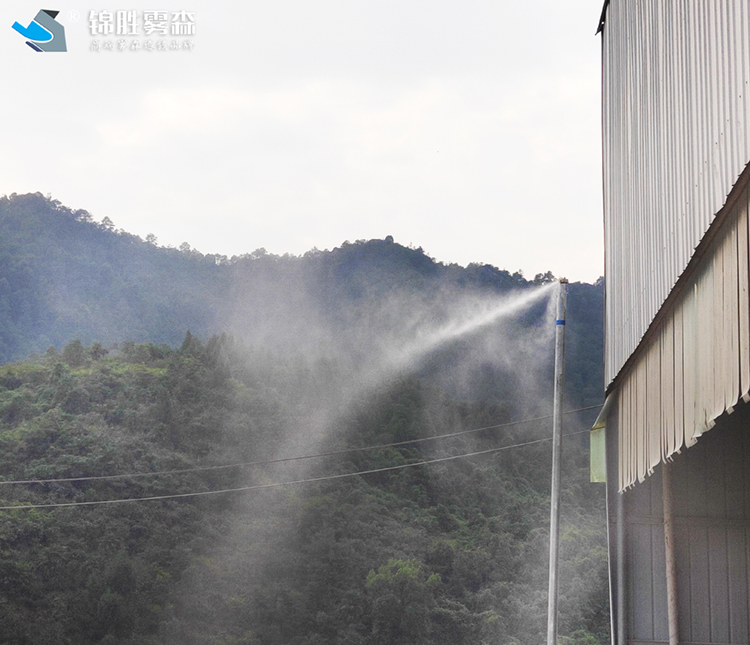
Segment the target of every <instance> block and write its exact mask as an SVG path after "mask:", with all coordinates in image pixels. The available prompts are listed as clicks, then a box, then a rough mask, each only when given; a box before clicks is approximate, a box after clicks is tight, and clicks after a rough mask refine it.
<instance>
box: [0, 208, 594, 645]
mask: <svg viewBox="0 0 750 645" xmlns="http://www.w3.org/2000/svg"><path fill="white" fill-rule="evenodd" d="M251 242H252V241H249V245H251V246H252V243H251ZM551 280H552V276H551V274H547V275H539V276H537V277H536V278H535V279H533V280H527V279H526V278H524V277H523V276H522V275H520V274H518V273H515V274H511V273H509V272H508V271H504V270H500V269H497V268H495V267H491V266H486V265H485V266H480V265H470V266H468V267H465V268H464V267H460V266H457V265H448V266H446V265H444V264H442V263H440V262H439V261H436V260H434V259H432V258H430V257H429V256H427V255H426V254H425V253H424V252H423V251H422V249H414V248H407V247H404V246H401V245H399V244H397V243H396V242H394V241H393V240H392V239H390V238H386V239H385V240H370V241H358V242H355V243H344V244H342V246H341V247H339V248H337V249H334V250H332V251H317V250H312V251H310V252H308V253H306V254H305V255H304V256H301V257H292V256H283V257H278V256H271V255H268V254H266V253H265V252H263V251H262V250H258V251H254V252H252V253H249V254H248V255H246V256H242V257H234V258H226V257H221V256H216V255H204V254H201V253H199V252H198V251H195V250H193V249H191V248H190V247H189V246H188V245H187V244H184V245H183V246H182V247H181V248H180V249H173V248H163V247H159V246H158V245H157V244H156V243H155V241H154V240H150V241H144V240H141V239H139V238H138V237H136V236H133V235H131V234H129V233H127V232H124V231H118V230H115V227H114V225H112V223H111V222H109V221H108V220H107V219H106V218H105V219H104V220H103V221H102V222H95V221H93V219H92V218H91V216H90V215H89V214H88V213H86V212H85V211H71V210H70V209H68V208H66V207H64V206H63V205H61V204H60V203H58V202H56V201H54V200H52V199H50V198H46V197H44V196H42V195H41V194H32V195H11V196H10V197H3V198H0V363H5V365H0V481H5V482H8V481H27V480H32V481H33V482H35V483H32V484H20V485H3V486H0V506H14V507H15V506H28V505H29V504H33V505H45V504H78V503H82V502H87V503H90V502H103V501H106V500H112V499H125V498H133V497H148V496H154V495H156V496H159V495H165V496H167V497H168V496H170V495H179V494H183V493H189V494H193V493H196V492H206V491H212V490H218V489H224V488H237V487H240V488H242V487H247V486H255V485H263V484H268V483H271V482H281V481H290V480H295V479H305V478H316V477H328V476H331V475H341V474H348V473H356V472H360V471H367V470H378V469H381V468H392V467H393V466H408V465H409V464H412V463H415V462H419V461H422V460H429V459H434V458H442V457H446V456H453V455H457V454H462V453H468V452H475V451H481V450H495V449H497V447H498V446H512V445H515V444H525V443H526V442H528V441H537V440H540V441H541V440H543V439H544V438H545V437H546V436H548V431H549V428H548V426H549V424H548V423H547V422H546V421H544V420H542V421H537V422H533V423H529V424H522V425H520V426H514V427H512V428H502V429H499V428H496V429H493V430H484V431H481V432H472V433H469V434H468V435H466V436H464V435H461V436H459V437H458V438H455V439H452V440H451V441H450V442H448V441H447V440H442V439H441V440H440V441H433V440H430V441H427V439H428V438H430V437H435V436H437V435H444V434H449V433H452V432H455V431H464V430H473V429H477V428H486V427H488V426H493V427H494V426H497V425H498V424H503V423H507V422H510V421H514V420H518V419H526V418H529V417H534V416H540V415H543V414H545V413H546V412H548V411H549V409H550V396H551V394H550V393H551V376H552V375H551V359H552V352H551V349H552V347H551V338H552V336H551V332H550V329H551V327H550V322H551V321H550V318H549V314H550V310H549V308H548V302H549V294H551V293H552V289H551V288H549V289H548V292H549V293H547V291H544V289H545V287H544V285H545V284H547V283H549V282H550V281H551ZM524 299H526V300H524ZM527 300H528V303H527V304H525V305H524V306H523V307H520V308H518V311H515V310H513V307H512V306H511V305H513V303H518V302H520V301H523V302H526V301H527ZM602 303H603V285H602V284H601V281H599V282H597V283H596V284H594V285H589V284H580V283H577V284H572V285H570V295H569V311H568V327H567V329H568V332H567V333H568V354H567V360H566V365H567V381H566V403H565V406H566V408H567V409H577V408H583V407H588V406H594V405H596V404H599V403H601V401H602V395H603V392H602V380H603V379H602V360H601V356H602ZM511 310H513V311H514V312H515V313H513V315H508V316H505V315H504V314H503V312H505V311H511ZM501 314H502V315H501ZM477 320H479V321H482V320H487V321H490V322H488V323H486V324H475V321H477ZM455 330H462V332H465V333H462V334H461V335H459V334H456V333H453V332H455ZM435 339H442V340H441V341H440V342H439V343H438V342H436V340H435ZM32 355H33V356H32ZM28 357H31V358H30V359H29V360H23V359H27V358H28ZM595 414H596V410H589V411H587V412H585V413H582V414H577V415H570V416H569V417H567V420H566V424H567V425H566V428H568V429H569V430H570V431H573V430H575V431H578V430H581V429H585V428H586V427H587V423H588V422H590V420H591V418H592V415H595ZM583 437H585V435H582V436H578V437H574V438H571V439H569V440H566V446H567V448H566V457H565V460H566V461H565V473H564V482H565V495H564V506H563V535H564V537H563V564H562V574H561V579H562V595H563V601H562V604H561V633H562V634H563V635H564V636H563V639H568V640H567V641H566V642H568V643H570V644H571V645H573V644H579V645H595V644H597V643H604V642H605V641H606V639H607V630H608V623H607V612H606V610H607V606H606V602H607V600H606V599H607V591H606V578H605V576H604V565H605V562H606V553H605V550H604V544H605V540H604V535H605V533H604V532H605V528H604V511H603V499H602V490H601V489H600V488H597V487H594V486H592V485H590V484H588V483H587V470H586V466H587V442H586V441H585V440H584V439H583ZM415 441H416V442H415ZM401 442H415V443H407V444H402V443H401ZM392 443H396V444H399V445H396V446H389V447H387V448H379V449H377V450H374V449H372V448H371V447H372V446H381V445H383V444H392ZM342 450H346V451H354V452H347V453H345V454H343V455H342V454H339V453H340V451H342ZM318 453H333V454H329V455H328V456H327V457H325V458H318V459H317V460H313V461H310V462H308V461H303V462H299V463H298V462H293V463H291V464H265V465H263V466H262V467H252V468H229V469H224V468H223V467H224V466H226V465H231V464H236V463H239V462H257V461H269V460H275V459H278V458H280V457H289V456H298V455H310V454H318ZM216 466H221V467H222V468H220V469H219V470H214V468H215V467H216ZM205 468H208V469H209V470H200V469H205ZM175 469H177V470H184V469H188V470H190V472H188V473H184V474H175V473H171V472H170V473H168V474H163V475H159V476H158V477H151V476H149V477H145V478H144V477H140V476H139V477H136V478H127V477H126V478H121V477H120V475H122V474H127V473H153V472H163V471H173V470H175ZM191 469H193V470H191ZM196 469H197V470H196ZM102 476H104V477H113V476H114V478H113V479H112V480H109V479H105V480H101V481H99V480H91V481H90V480H85V479H84V480H76V481H51V480H53V479H54V480H59V479H63V480H65V479H70V478H81V477H102ZM548 487H549V445H548V444H547V443H544V442H541V443H536V444H532V445H527V446H522V447H520V448H512V449H511V448H508V449H507V450H504V451H499V452H493V453H490V454H487V455H485V456H483V457H478V458H472V459H459V460H455V461H450V462H447V463H445V464H439V465H437V466H435V465H431V466H416V467H407V468H404V469H402V470H396V471H387V472H378V473H374V474H369V475H361V476H356V477H348V476H347V477H345V478H341V479H334V480H328V481H321V482H319V483H314V484H308V485H305V486H300V487H289V488H278V489H271V490H268V491H262V492H261V493H257V492H251V493H244V494H242V495H238V494H233V495H213V496H208V497H188V498H184V499H182V498H179V499H171V498H169V499H165V500H161V501H150V502H137V503H126V504H115V505H107V504H103V505H93V506H82V507H71V508H69V507H64V508H53V509H38V510H31V509H25V510H4V511H3V510H0V643H3V644H5V643H8V644H9V645H29V644H33V645H58V644H59V645H63V644H64V643H69V642H75V643H77V644H87V643H92V644H94V643H97V644H98V643H108V644H111V643H116V644H118V645H136V644H138V645H143V644H153V645H156V644H159V645H172V644H175V645H177V643H179V644H180V645H186V644H187V645H191V644H195V645H209V644H210V645H240V644H243V645H251V644H253V645H260V644H263V645H322V644H323V643H326V644H335V645H401V644H403V645H407V644H408V645H415V644H416V645H420V644H424V645H432V644H436V643H446V644H447V643H450V644H451V645H461V644H465V645H476V644H478V643H480V644H481V643H493V645H494V644H495V643H523V644H524V645H525V644H526V643H529V645H530V644H531V643H535V642H539V640H540V639H541V638H542V634H543V631H544V617H545V611H546V609H545V607H546V599H545V592H546V569H545V567H546V564H545V558H546V533H545V531H546V522H547V520H548V502H549V500H548Z"/></svg>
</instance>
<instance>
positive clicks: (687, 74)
mask: <svg viewBox="0 0 750 645" xmlns="http://www.w3.org/2000/svg"><path fill="white" fill-rule="evenodd" d="M747 23H748V7H747V0H731V1H727V2H719V3H711V4H702V3H679V2H668V3H665V2H663V1H662V2H660V0H643V1H641V2H631V1H623V2H619V3H611V6H610V10H609V14H608V21H607V28H606V29H605V30H604V32H603V48H602V51H603V79H604V81H603V83H604V87H603V93H602V94H603V110H604V115H603V120H602V123H603V128H604V140H605V151H604V166H605V168H604V173H605V180H604V185H605V200H604V203H605V214H604V216H605V238H606V240H605V246H606V251H605V253H606V278H607V298H608V304H607V310H606V317H607V323H606V324H607V351H606V366H605V374H606V376H605V378H606V380H607V383H610V382H611V381H612V380H613V378H614V377H615V376H616V375H617V373H618V372H619V371H620V369H621V368H622V366H623V364H624V363H625V361H626V360H627V358H628V357H629V356H630V354H632V352H633V351H634V350H635V348H636V346H637V345H638V343H639V342H640V341H641V339H642V337H643V334H644V333H645V331H646V329H647V327H648V326H649V324H650V323H651V321H652V320H653V318H654V316H655V315H656V313H657V311H658V309H659V308H660V307H661V306H662V304H663V302H664V300H665V298H666V297H667V295H668V294H669V291H670V290H671V288H672V287H673V286H674V284H675V282H676V280H677V278H678V277H679V275H680V274H681V273H682V272H683V271H684V269H685V267H686V266H687V263H688V261H689V260H690V258H691V256H692V254H693V251H694V249H695V247H696V246H697V245H698V243H699V242H700V240H701V239H702V237H703V236H704V235H705V233H706V231H707V230H708V227H709V225H710V224H711V222H712V221H713V219H714V217H715V216H716V213H717V212H718V211H719V209H720V208H721V206H722V204H723V203H724V201H725V199H726V196H727V195H728V193H729V191H730V190H731V188H732V186H733V184H734V182H735V181H736V178H737V177H738V176H739V174H740V172H741V171H742V169H743V167H744V165H745V163H747V161H748V160H749V159H750V140H749V138H750V135H748V111H749V108H748V106H749V105H750V103H749V102H748V99H747V96H746V93H747V85H748V80H750V79H749V78H748V75H749V71H748V70H750V61H749V60H748V58H749V56H750V53H749V52H750V47H748V38H749V36H748V24H747Z"/></svg>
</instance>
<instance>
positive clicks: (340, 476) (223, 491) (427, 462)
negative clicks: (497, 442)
mask: <svg viewBox="0 0 750 645" xmlns="http://www.w3.org/2000/svg"><path fill="white" fill-rule="evenodd" d="M595 407H596V406H595ZM571 412H573V410H571ZM519 423H520V422H519ZM586 432H589V429H586V430H578V431H577V432H570V433H568V434H565V435H564V436H566V437H572V436H575V435H579V434H584V433H586ZM551 440H552V437H545V438H543V439H534V440H532V441H525V442H523V443H516V444H511V445H509V446H500V447H499V448H490V449H488V450H479V451H476V452H467V453H463V454H460V455H451V456H449V457H437V458H435V459H426V460H423V461H417V462H414V463H411V464H399V465H398V466H386V467H384V468H373V469H371V470H359V471H357V472H353V473H341V474H338V475H324V476H321V477H310V478H307V479H296V480H293V481H286V482H274V483H271V484H256V485H254V486H241V487H239V488H222V489H219V490H206V491H195V492H190V493H174V494H171V495H154V496H151V497H127V498H121V499H103V500H94V501H89V502H55V503H52V504H26V505H21V506H0V511H13V510H15V511H19V510H21V511H23V510H31V509H37V508H64V507H72V506H101V505H104V504H125V503H128V502H153V501H158V500H167V499H184V498H188V497H205V496H207V495H221V494H226V493H239V492H244V491H251V490H262V489H268V488H280V487H282V486H294V485H299V484H312V483H317V482H324V481H331V480H334V479H345V478H348V477H360V476H363V475H374V474H376V473H386V472H391V471H394V470H403V469H405V468H414V467H416V466H429V465H431V464H437V463H442V462H446V461H453V460H455V459H467V458H469V457H478V456H480V455H489V454H492V453H496V452H501V451H503V450H510V449H511V448H522V447H525V446H532V445H535V444H539V443H544V442H545V441H551Z"/></svg>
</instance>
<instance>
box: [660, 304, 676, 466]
mask: <svg viewBox="0 0 750 645" xmlns="http://www.w3.org/2000/svg"><path fill="white" fill-rule="evenodd" d="M674 416H675V406H674V317H673V316H669V317H668V318H667V320H666V321H665V323H664V328H663V329H662V334H661V426H660V430H659V435H660V438H661V452H660V458H661V459H662V460H664V459H666V457H667V456H669V455H671V454H672V453H673V452H674V451H675V450H676V447H675V436H674V431H673V429H674V427H675V420H674Z"/></svg>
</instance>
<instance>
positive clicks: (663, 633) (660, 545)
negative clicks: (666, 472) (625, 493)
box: [651, 477, 669, 641]
mask: <svg viewBox="0 0 750 645" xmlns="http://www.w3.org/2000/svg"><path fill="white" fill-rule="evenodd" d="M651 479H652V480H655V479H659V480H660V479H661V478H660V477H652V478H651ZM658 501H659V502H660V503H661V498H659V500H658ZM651 544H652V553H653V556H652V566H653V589H654V601H653V607H654V618H653V625H654V627H653V629H654V640H656V641H668V640H669V618H668V615H667V576H666V575H665V571H666V567H667V564H666V558H665V555H664V526H663V525H661V524H655V525H652V526H651Z"/></svg>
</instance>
